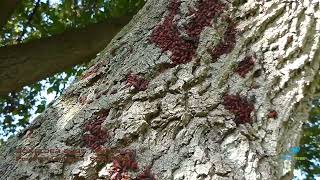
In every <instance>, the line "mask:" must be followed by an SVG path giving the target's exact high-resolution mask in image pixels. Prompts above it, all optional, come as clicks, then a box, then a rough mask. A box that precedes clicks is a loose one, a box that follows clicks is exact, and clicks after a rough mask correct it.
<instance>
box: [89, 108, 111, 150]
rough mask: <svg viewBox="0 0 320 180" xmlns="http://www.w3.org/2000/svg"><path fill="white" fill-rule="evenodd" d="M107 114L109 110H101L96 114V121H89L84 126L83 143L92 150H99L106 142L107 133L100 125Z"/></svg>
mask: <svg viewBox="0 0 320 180" xmlns="http://www.w3.org/2000/svg"><path fill="white" fill-rule="evenodd" d="M108 114H109V110H108V109H106V110H102V111H99V112H98V113H97V119H96V120H93V121H89V122H88V123H86V124H85V125H84V131H85V134H84V136H83V141H84V143H85V145H86V146H87V147H89V148H90V149H92V150H96V149H97V148H101V146H102V145H103V144H104V143H105V142H107V138H108V132H107V131H106V130H104V129H103V128H102V127H101V124H102V123H103V121H104V120H105V119H106V117H107V116H108Z"/></svg>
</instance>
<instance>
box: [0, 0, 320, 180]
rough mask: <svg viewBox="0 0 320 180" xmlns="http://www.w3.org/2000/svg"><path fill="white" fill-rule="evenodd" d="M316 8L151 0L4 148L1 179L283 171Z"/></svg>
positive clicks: (311, 58)
mask: <svg viewBox="0 0 320 180" xmlns="http://www.w3.org/2000/svg"><path fill="white" fill-rule="evenodd" d="M319 17H320V14H319V2H315V1H308V0H304V1H303V2H302V1H282V0H274V1H268V2H263V1H253V0H252V1H251V0H249V1H243V0H237V1H232V2H220V1H217V0H199V1H195V0H192V1H191V0H189V1H181V2H179V1H178V0H171V1H169V0H149V1H148V2H147V3H146V5H145V6H144V8H143V9H142V10H141V11H140V12H139V13H138V14H137V15H136V16H135V17H134V18H133V20H132V21H131V22H130V23H129V24H128V25H127V26H126V27H125V28H124V29H123V30H122V31H121V32H120V33H119V34H118V35H117V36H116V37H115V38H114V40H113V41H112V42H111V44H110V45H109V46H108V47H107V48H106V49H105V50H103V51H102V52H101V53H100V56H98V57H97V58H96V59H95V60H93V62H92V63H93V66H92V67H91V68H90V69H89V70H87V71H86V73H85V74H84V75H83V76H82V78H81V79H79V80H78V81H77V82H75V83H74V84H73V85H72V86H71V87H70V88H68V90H67V91H66V92H65V93H64V95H62V96H61V97H60V98H59V99H58V100H56V101H55V102H54V103H53V104H51V106H50V107H49V108H48V109H47V110H46V111H45V112H44V113H42V114H41V115H39V117H38V118H36V119H35V120H34V122H33V123H32V125H31V126H30V127H29V128H27V129H26V130H24V131H23V132H22V133H20V134H19V135H18V136H17V137H15V138H13V139H11V140H9V142H8V143H7V144H6V145H4V146H3V147H2V150H1V155H2V157H1V159H0V160H1V161H0V168H1V169H0V171H2V172H3V174H4V175H2V177H1V179H90V180H91V179H148V178H149V179H154V178H155V179H192V180H193V179H236V180H238V179H239V180H241V179H266V180H270V179H290V178H291V177H292V161H284V160H282V159H281V154H283V153H284V152H286V151H288V149H289V148H290V147H293V146H297V145H298V141H299V138H300V137H299V136H300V131H301V126H302V123H303V122H304V121H305V120H306V119H307V112H308V108H307V107H309V105H308V102H309V100H310V98H312V96H313V93H314V91H315V89H316V84H315V82H316V81H317V79H316V78H317V74H318V69H319V62H320V59H319V57H320V56H319V47H320V44H319V35H320V21H319ZM32 149H33V150H32ZM70 149H74V151H72V152H70V151H66V150H70ZM28 151H29V152H28ZM35 151H36V152H37V153H35ZM32 157H33V159H32ZM54 157H56V158H54ZM57 157H59V158H57ZM28 158H29V159H28Z"/></svg>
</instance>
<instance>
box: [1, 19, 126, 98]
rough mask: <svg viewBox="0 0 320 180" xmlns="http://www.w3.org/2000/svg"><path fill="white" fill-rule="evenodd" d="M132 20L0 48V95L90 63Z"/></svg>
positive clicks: (93, 26)
mask: <svg viewBox="0 0 320 180" xmlns="http://www.w3.org/2000/svg"><path fill="white" fill-rule="evenodd" d="M129 20H130V18H121V19H112V20H107V21H106V22H103V23H98V24H94V25H89V26H87V27H86V28H83V29H73V30H68V31H66V32H64V33H62V34H59V35H55V36H52V37H48V38H42V39H38V40H34V41H31V42H27V43H25V44H17V45H12V46H5V47H2V48H0V96H3V95H7V94H8V93H9V92H12V91H17V90H19V89H21V88H22V87H23V86H26V85H30V84H32V83H34V82H36V81H39V80H41V79H44V78H46V77H48V76H50V75H53V74H55V73H58V72H61V71H63V70H64V69H66V68H69V67H72V66H74V65H77V64H80V63H83V62H86V61H89V60H91V59H92V58H93V57H94V56H95V55H96V54H97V53H98V52H99V51H101V50H102V49H103V48H104V47H105V46H106V45H107V44H108V43H109V42H110V41H111V40H112V38H113V37H114V35H116V33H118V32H119V31H120V30H121V29H122V27H123V26H124V25H126V24H127V23H128V22H129Z"/></svg>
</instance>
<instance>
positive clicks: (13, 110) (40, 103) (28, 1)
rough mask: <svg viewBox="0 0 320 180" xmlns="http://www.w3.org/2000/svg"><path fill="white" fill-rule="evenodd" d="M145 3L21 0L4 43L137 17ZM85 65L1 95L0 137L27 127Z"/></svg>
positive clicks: (3, 34)
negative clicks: (110, 19)
mask: <svg viewBox="0 0 320 180" xmlns="http://www.w3.org/2000/svg"><path fill="white" fill-rule="evenodd" d="M143 5H144V1H143V0H55V1H54V2H53V0H21V3H20V4H19V6H18V7H17V9H16V10H15V12H14V14H13V16H12V17H11V19H10V21H9V22H8V23H7V24H6V26H5V27H4V29H3V30H2V31H1V32H0V46H7V45H14V44H18V43H24V42H28V41H32V40H34V39H40V38H42V37H48V36H52V35H54V34H58V33H62V32H64V31H65V30H66V29H69V28H82V27H85V26H87V25H89V24H92V23H97V22H101V21H105V20H107V19H108V18H110V17H122V16H133V15H134V14H135V13H136V12H137V11H138V10H139V9H140V8H141V7H142V6H143ZM85 68H86V66H85V65H79V66H76V67H73V68H70V69H67V70H64V72H61V73H59V74H56V75H54V76H52V77H48V78H46V79H45V80H42V81H39V82H36V83H34V84H33V85H30V86H28V87H24V88H23V89H22V90H21V91H20V92H11V93H9V94H8V95H7V96H5V97H0V108H1V109H2V111H1V112H0V139H2V138H4V139H5V138H7V137H8V136H9V135H12V134H14V133H16V132H17V131H18V130H19V129H22V128H23V127H26V126H27V125H28V124H29V123H30V121H31V120H32V119H33V118H34V117H35V116H36V115H37V114H39V113H41V112H43V111H44V109H45V108H46V107H47V106H48V104H49V102H48V101H49V99H48V96H50V97H52V96H54V97H58V96H59V95H60V94H61V93H62V91H63V90H64V89H65V88H66V87H67V86H68V85H69V84H70V82H71V81H72V80H74V79H75V78H76V77H77V76H79V75H80V74H81V73H82V72H83V70H85ZM62 71H63V70H62ZM51 100H52V98H51Z"/></svg>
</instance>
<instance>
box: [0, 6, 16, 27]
mask: <svg viewBox="0 0 320 180" xmlns="http://www.w3.org/2000/svg"><path fill="white" fill-rule="evenodd" d="M17 5H18V0H0V31H1V30H2V28H3V26H4V25H5V24H6V23H7V21H8V19H9V18H10V17H11V14H12V13H13V11H14V10H15V9H16V7H17Z"/></svg>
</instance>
